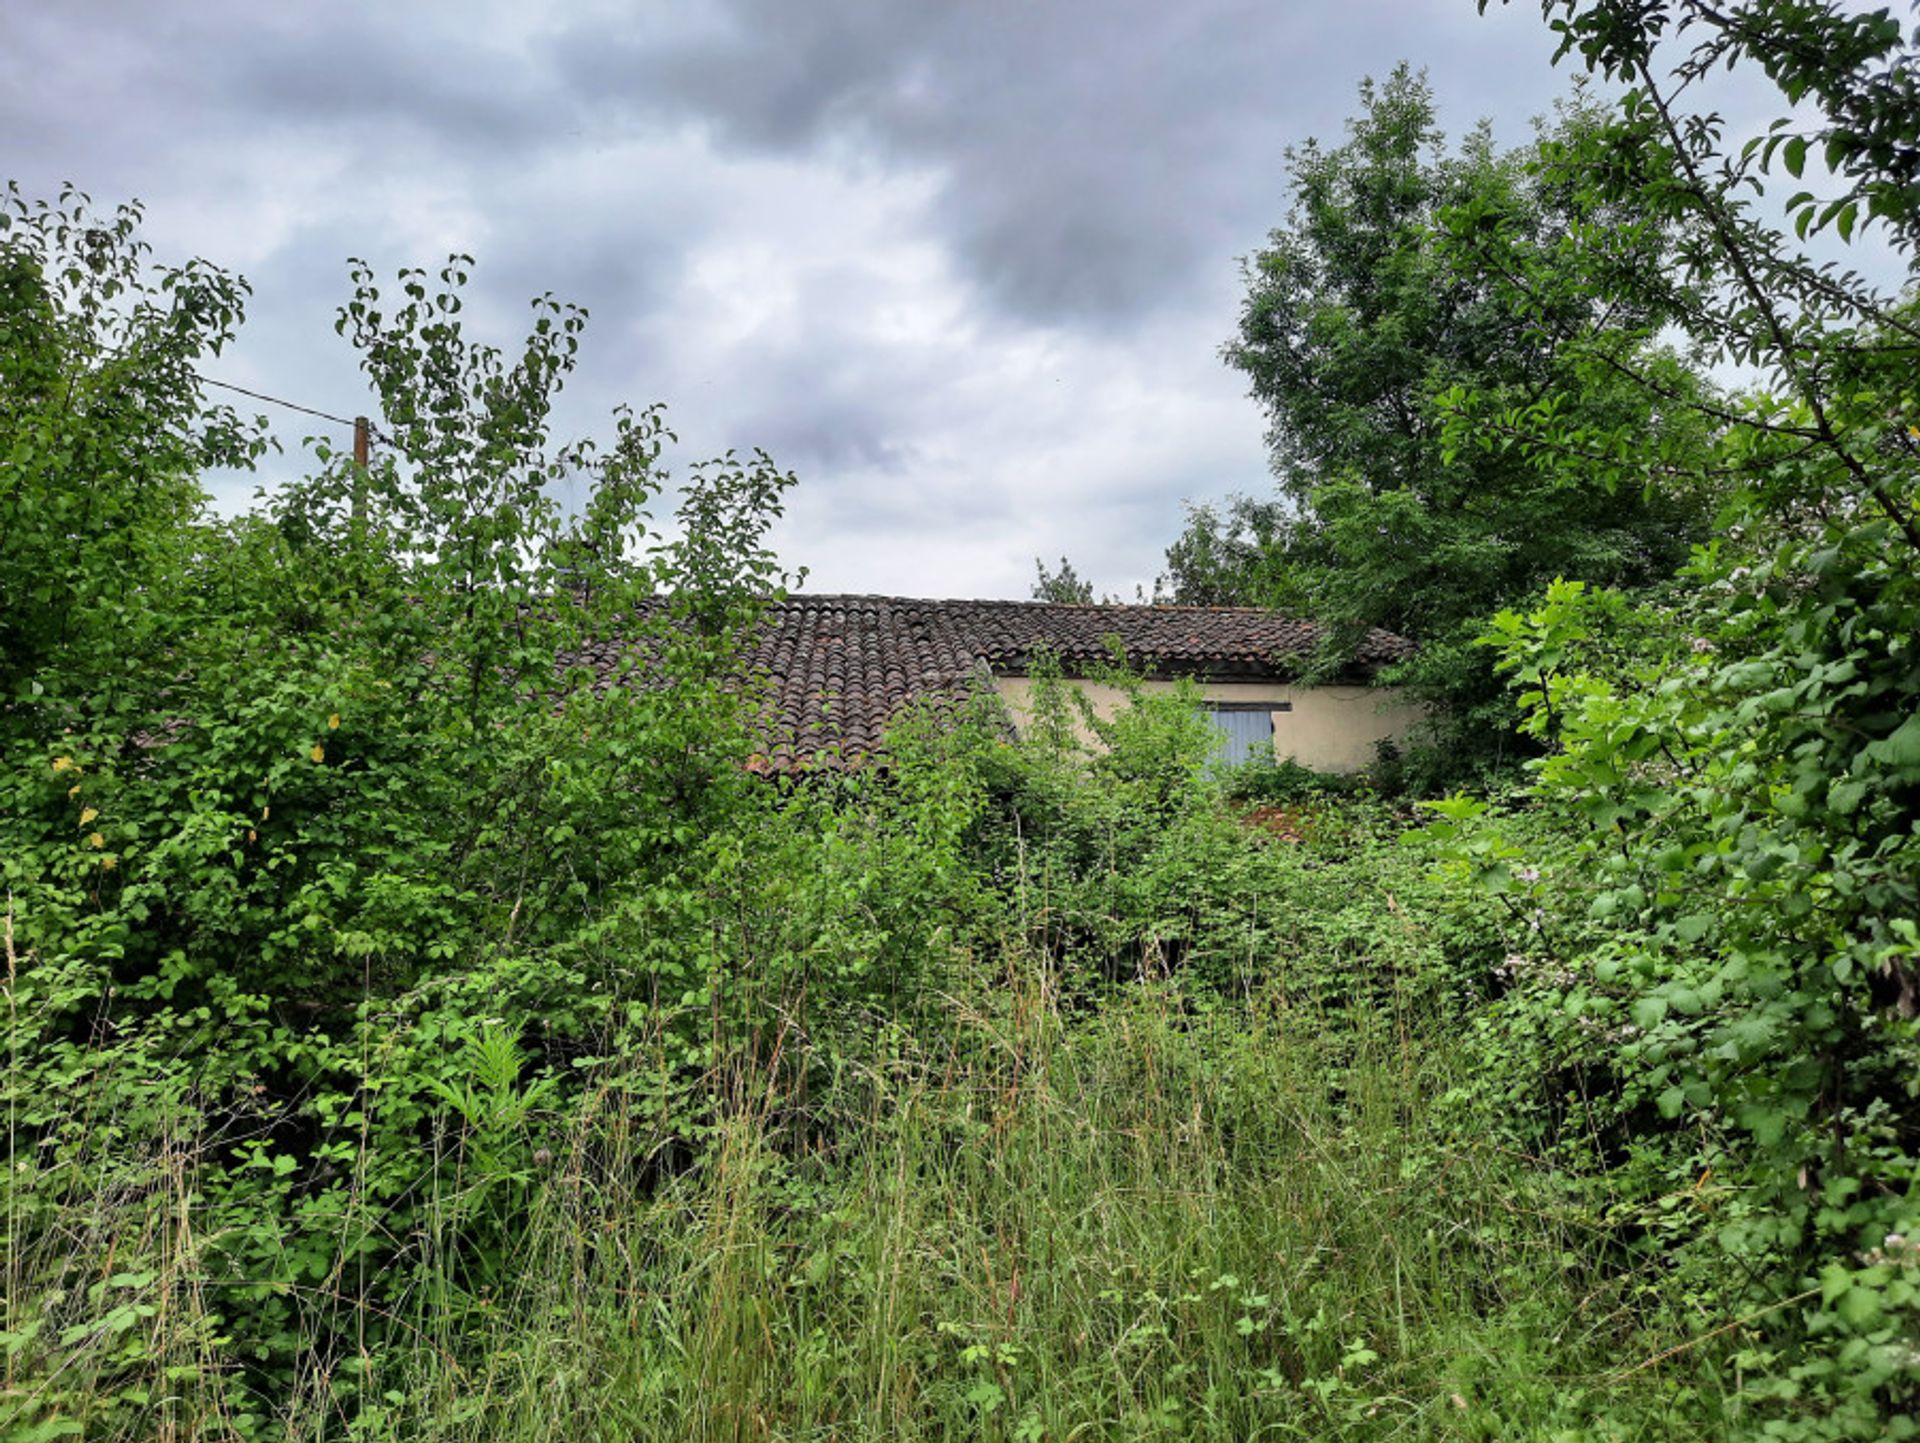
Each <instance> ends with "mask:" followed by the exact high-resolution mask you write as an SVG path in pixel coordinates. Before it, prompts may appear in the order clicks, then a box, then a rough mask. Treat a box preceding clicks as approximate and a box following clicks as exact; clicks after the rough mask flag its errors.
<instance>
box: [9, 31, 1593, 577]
mask: <svg viewBox="0 0 1920 1443" xmlns="http://www.w3.org/2000/svg"><path fill="white" fill-rule="evenodd" d="M1550 49H1551V39H1550V37H1549V36H1548V35H1547V34H1546V32H1545V31H1544V29H1543V27H1542V26H1541V25H1540V23H1539V18H1538V13H1537V9H1536V8H1535V7H1533V6H1531V5H1525V4H1522V5H1516V6H1514V7H1510V8H1503V7H1494V9H1493V11H1492V12H1491V13H1490V14H1489V15H1487V16H1486V17H1477V16H1476V14H1475V6H1474V4H1473V0H1350V3H1347V4H1342V5H1337V6H1330V5H1324V4H1318V3H1306V0H1259V3H1255V0H1185V3H1182V4H1179V5H1168V4H1166V3H1164V0H1153V3H1149V0H1104V3H1094V0H1048V3H1035V0H1026V3H1021V0H972V3H964V4H961V3H948V4H934V3H888V0H809V3H808V4H805V5H794V4H790V3H783V0H697V3H696V0H674V3H667V0H651V3H637V0H556V3H554V4H551V5H548V6H541V7H529V6H525V5H522V4H518V3H514V0H457V3H456V0H411V3H407V4H391V3H388V4H375V3H373V0H339V3H333V4H325V5H323V4H317V3H299V0H289V3H285V4H281V5H276V6H267V7H263V6H260V5H258V4H255V3H251V0H196V3H195V4H193V5H190V6H168V5H155V4H151V3H145V0H67V3H64V4H61V5H47V4H44V3H40V0H0V170H4V172H5V174H6V175H7V176H10V177H12V178H14V179H17V180H19V181H20V182H21V183H22V185H23V186H24V187H25V188H26V190H27V192H28V193H29V194H30V195H40V196H50V195H51V194H52V193H53V191H54V189H55V187H57V185H58V184H59V183H60V182H62V181H64V180H68V179H71V180H73V181H75V182H77V183H79V184H80V185H81V186H82V187H83V188H86V189H88V190H90V191H92V192H93V193H94V194H95V195H96V196H97V197H99V198H100V199H101V200H102V201H103V202H110V201H113V200H116V199H119V198H122V197H127V196H138V197H141V198H142V199H143V200H144V201H145V202H146V206H147V215H148V227H147V229H148V234H149V238H150V239H151V240H152V241H153V242H154V244H155V247H156V254H157V255H158V256H160V257H162V258H166V259H181V258H184V257H185V256H187V255H192V254H201V255H206V256H208V257H209V258H211V259H213V260H215V261H218V262H221V263H224V264H227V265H230V266H232V267H234V268H236V269H238V270H241V271H242V272H244V273H245V274H246V275H247V276H248V278H249V279H250V280H251V281H252V283H253V286H254V299H253V305H252V308H251V314H250V319H249V323H248V326H247V329H246V331H245V332H243V335H242V339H241V342H240V344H239V345H238V346H237V347H236V348H235V349H233V350H232V351H230V352H229V353H227V354H226V355H223V356H222V357H220V358H219V360H218V363H217V366H216V367H215V370H216V372H217V373H218V374H220V375H221V376H223V377H224V378H226V379H228V380H232V381H234V382H237V383H239V384H243V385H248V386H252V387H255V388H258V389H261V390H265V391H267V392H269V393H271V394H275V395H280V396H285V397H288V398H291V399H295V400H298V401H300V402H302V403H305V404H308V405H314V406H317V407H319V408H320V409H324V410H329V411H331V412H333V413H335V414H341V415H349V414H352V413H353V412H354V411H355V410H357V409H362V408H365V407H367V406H368V405H370V404H371V398H369V397H368V396H367V393H366V388H365V383H364V381H363V379H362V378H361V377H360V375H359V374H358V371H357V368H356V365H355V360H354V357H353V354H352V351H351V349H350V347H348V346H347V345H346V344H345V343H344V342H342V341H341V340H339V339H338V338H337V337H336V336H335V335H334V332H333V319H334V311H335V308H336V307H337V306H338V305H339V304H340V303H341V301H342V300H344V299H345V296H346V278H345V261H346V257H347V256H349V255H356V256H362V257H365V258H366V259H367V260H368V261H370V262H371V263H372V264H373V265H374V267H375V269H376V270H377V271H378V272H379V273H381V274H382V275H388V276H390V275H391V274H392V272H393V270H394V269H396V268H397V267H399V266H401V265H408V264H414V265H426V266H434V265H437V264H438V263H439V261H440V260H441V259H442V258H443V257H444V256H445V255H446V254H447V253H448V252H450V251H462V252H468V253H471V254H473V255H475V256H476V257H477V258H478V262H479V263H478V266H477V267H476V269H475V282H474V287H473V291H472V294H471V296H470V303H469V307H468V312H467V314H468V315H469V317H470V318H471V320H472V322H473V324H474V325H475V326H476V327H477V328H478V329H480V330H481V331H482V332H483V333H484V334H485V336H486V337H487V338H488V339H490V340H492V341H494V342H495V343H497V344H501V345H503V346H511V345H512V344H514V343H515V342H516V341H517V340H518V338H519V336H520V335H521V334H522V331H521V327H522V326H523V325H524V323H525V318H526V314H527V313H526V302H527V298H528V297H529V296H531V295H535V294H539V293H541V292H545V291H549V290H551V291H553V292H554V293H556V294H558V295H559V296H561V297H563V298H567V299H572V300H577V301H580V302H582V303H584V304H585V305H586V306H587V307H588V308H589V310H590V311H591V313H592V320H591V322H590V325H589V328H588V332H587V337H586V343H585V346H584V348H583V350H582V353H581V365H580V369H579V371H578V373H577V374H576V375H575V376H574V377H573V379H572V381H571V382H570V385H569V388H568V391H567V394H566V396H565V397H564V398H563V403H562V407H561V410H560V413H559V420H560V423H561V427H562V429H563V430H564V431H566V432H568V433H571V434H582V433H595V432H598V433H601V434H604V431H605V417H606V413H607V411H608V409H609V408H610V407H611V406H613V405H614V404H615V403H617V402H621V401H627V402H632V403H635V404H644V403H646V402H649V401H653V400H664V401H666V402H667V403H668V404H669V408H670V417H671V421H672V424H673V425H674V427H675V429H676V431H677V432H678V433H679V435H680V436H681V438H682V442H683V444H682V445H681V446H680V447H679V448H678V451H677V453H676V454H675V456H674V464H675V466H676V467H677V468H679V469H681V470H682V471H684V467H685V465H686V462H687V460H688V459H689V458H690V457H695V456H699V455H707V454H714V453H718V452H720V451H724V450H726V449H728V448H738V449H741V450H745V449H747V448H749V447H753V446H756V445H758V446H763V447H765V448H766V449H767V450H769V451H770V452H771V453H772V454H773V455H774V457H775V459H776V460H777V461H778V462H779V463H780V464H782V465H783V466H787V467H791V468H792V469H794V470H796V471H797V472H798V473H799V475H800V480H801V484H800V486H799V488H798V489H797V490H796V491H795V492H794V494H793V496H792V498H791V500H790V504H789V509H788V515H787V518H786V520H785V521H784V522H783V524H782V527H781V531H780V538H781V542H782V544H783V545H784V546H787V547H789V548H790V550H791V560H792V561H793V562H795V563H796V564H798V563H804V564H806V565H808V566H810V567H811V568H812V570H813V584H815V585H817V586H820V587H822V588H831V589H859V590H897V591H910V592H911V591H919V592H945V593H950V594H975V595H992V594H1001V595H1009V594H1010V595H1019V594H1022V593H1023V592H1024V591H1025V589H1026V586H1027V584H1028V582H1030V581H1031V579H1032V565H1033V557H1034V556H1035V555H1036V554H1039V555H1044V556H1046V557H1048V558H1049V560H1050V561H1051V560H1052V559H1053V558H1055V557H1057V556H1058V555H1059V554H1060V553H1061V552H1062V551H1065V552H1067V553H1068V554H1069V555H1071V556H1072V557H1073V559H1074V561H1075V564H1076V566H1077V567H1078V568H1079V569H1080V570H1081V571H1082V572H1083V573H1084V574H1088V575H1091V576H1092V577H1093V578H1094V579H1095V581H1096V584H1099V585H1102V586H1105V587H1109V588H1111V589H1114V590H1119V591H1130V590H1131V587H1132V585H1133V584H1134V583H1135V582H1138V581H1150V580H1151V577H1152V574H1153V572H1154V571H1155V570H1156V569H1157V567H1158V564H1159V561H1160V555H1161V552H1162V551H1163V549H1164V548H1165V546H1166V544H1167V543H1168V542H1169V541H1170V540H1171V539H1172V537H1173V536H1174V535H1175V534H1176V532H1177V531H1178V529H1179V526H1180V523H1181V513H1180V503H1181V501H1182V499H1183V498H1194V499H1209V498H1217V497H1219V496H1222V495H1224V494H1225V493H1227V492H1229V491H1234V490H1243V491H1244V490H1259V489H1261V488H1262V487H1263V486H1264V485H1265V484H1266V464H1265V454H1264V447H1263V445H1262V441H1261V430H1262V425H1261V418H1260V416H1259V414H1258V412H1257V410H1256V409H1255V408H1254V407H1253V405H1252V404H1251V403H1250V402H1248V401H1247V400H1246V399H1245V397H1244V395H1243V391H1244V387H1243V384H1242V382H1241V379H1240V378H1239V377H1237V376H1236V375H1234V374H1233V373H1231V372H1228V371H1227V370H1226V369H1225V368H1224V367H1223V366H1222V365H1221V363H1220V360H1219V355H1218V351H1219V346H1220V344H1221V342H1222V341H1223V340H1224V339H1225V338H1226V336H1227V334H1228V333H1229V332H1230V331H1231V330H1232V328H1233V324H1234V316H1235V311H1236V309H1237V305H1238V288H1239V281H1238V276H1237V270H1236V258H1237V257H1239V256H1241V255H1244V254H1246V253H1247V252H1249V251H1251V250H1252V249H1254V248H1255V247H1257V246H1258V245H1259V244H1260V242H1261V240H1262V238H1263V237H1264V235H1265V233H1266V230H1267V229H1268V228H1269V227H1270V226H1272V225H1274V224H1275V223H1277V222H1278V221H1279V220H1280V219H1281V217H1282V215H1283V212H1284V208H1285V167H1284V162H1283V153H1284V150H1285V148H1286V147H1287V145H1289V144H1291V143H1295V142H1298V141H1301V140H1303V139H1305V138H1306V137H1308V136H1309V135H1320V136H1323V137H1325V136H1331V135H1336V134H1337V133H1338V132H1339V129H1340V127H1341V125H1342V123H1343V121H1344V119H1345V117H1346V116H1347V115H1348V114H1349V113H1350V112H1351V111H1352V109H1353V107H1354V104H1355V86H1356V85H1357V83H1358V81H1359V80H1360V79H1361V77H1363V76H1365V75H1369V74H1372V75H1379V74H1383V73H1385V72H1386V71H1387V70H1388V69H1389V68H1390V67H1391V66H1392V65H1393V64H1395V63H1396V62H1397V61H1399V60H1402V59H1407V60H1411V61H1412V62H1413V63H1414V64H1416V65H1426V66H1428V67H1429V68H1430V70H1431V73H1432V79H1433V82H1434V86H1435V89H1436V92H1437V94H1438V96H1439V98H1440V100H1441V102H1442V105H1443V108H1444V109H1445V112H1446V116H1447V120H1448V122H1449V128H1450V129H1452V130H1454V131H1455V132H1458V131H1461V130H1464V129H1465V128H1466V126H1467V125H1468V124H1469V123H1471V121H1472V120H1473V119H1475V118H1476V117H1477V116H1479V115H1481V114H1488V115H1491V116H1492V117H1493V118H1494V120H1495V122H1496V126H1497V128H1498V130H1499V132H1500V134H1501V135H1502V137H1503V138H1505V139H1507V140H1515V139H1518V138H1519V137H1520V136H1521V135H1522V134H1523V133H1524V129H1525V123H1526V120H1527V118H1528V116H1530V115H1531V114H1533V113H1535V112H1538V111H1540V110H1542V109H1544V108H1545V107H1546V105H1547V104H1548V102H1549V101H1550V99H1551V97H1552V96H1553V95H1555V94H1557V93H1559V92H1560V91H1561V90H1563V89H1564V88H1565V85H1566V78H1565V77H1564V76H1563V75H1558V74H1556V73H1554V72H1553V71H1552V70H1551V69H1550V68H1549V67H1548V65H1547V55H1548V53H1549V52H1550ZM272 419H273V420H274V423H275V426H276V429H277V430H278V431H279V433H280V435H281V437H282V439H283V440H284V441H286V443H287V444H288V446H289V447H290V450H291V452H292V454H290V455H289V456H287V457H284V458H281V459H280V460H278V461H276V462H275V463H274V466H273V467H270V468H268V470H267V471H266V473H264V474H263V477H262V478H259V479H262V480H264V481H265V482H266V484H268V485H271V484H273V480H274V477H275V475H283V474H286V472H287V471H288V470H289V469H290V468H293V467H296V466H299V465H301V464H303V463H302V462H301V459H300V457H299V454H298V440H299V437H300V436H301V435H302V434H304V433H306V432H307V431H309V430H312V429H314V427H315V424H316V423H314V422H312V421H311V420H309V419H304V418H300V417H298V416H290V415H286V414H282V413H274V415H273V417H272ZM275 467H277V468H278V470H275V469H274V468H275ZM253 484H254V478H244V477H241V478H233V477H228V478H216V484H215V488H214V489H215V492H216V495H217V496H218V497H219V498H220V500H221V503H222V504H223V505H229V506H231V505H237V504H241V502H242V501H243V499H244V497H245V496H246V494H247V493H248V492H249V491H250V490H251V489H252V485H253Z"/></svg>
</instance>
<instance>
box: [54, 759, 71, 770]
mask: <svg viewBox="0 0 1920 1443" xmlns="http://www.w3.org/2000/svg"><path fill="white" fill-rule="evenodd" d="M53 769H54V770H55V771H56V772H65V771H71V770H72V769H73V758H72V757H55V758H54V759H53Z"/></svg>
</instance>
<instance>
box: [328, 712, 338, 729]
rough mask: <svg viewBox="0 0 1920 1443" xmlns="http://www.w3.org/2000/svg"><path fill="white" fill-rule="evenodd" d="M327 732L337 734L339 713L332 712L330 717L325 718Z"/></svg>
mask: <svg viewBox="0 0 1920 1443" xmlns="http://www.w3.org/2000/svg"><path fill="white" fill-rule="evenodd" d="M327 730H328V731H330V732H337V731H339V730H340V713H339V712H334V713H333V714H332V715H331V716H329V717H328V718H327Z"/></svg>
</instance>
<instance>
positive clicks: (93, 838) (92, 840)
mask: <svg viewBox="0 0 1920 1443" xmlns="http://www.w3.org/2000/svg"><path fill="white" fill-rule="evenodd" d="M106 844H107V839H106V838H105V837H103V836H101V835H100V834H99V833H98V832H92V833H89V834H88V836H87V845H88V846H89V847H104V846H106Z"/></svg>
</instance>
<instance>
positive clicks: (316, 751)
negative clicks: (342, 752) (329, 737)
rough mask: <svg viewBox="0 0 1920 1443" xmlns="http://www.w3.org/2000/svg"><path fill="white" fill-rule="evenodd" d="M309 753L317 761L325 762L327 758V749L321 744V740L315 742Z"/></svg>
mask: <svg viewBox="0 0 1920 1443" xmlns="http://www.w3.org/2000/svg"><path fill="white" fill-rule="evenodd" d="M309 755H310V756H312V758H313V759H314V760H315V761H316V762H324V761H325V760H326V759H327V749H326V748H325V747H323V746H321V745H320V743H319V742H315V743H314V744H313V751H312V752H310V753H309Z"/></svg>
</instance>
